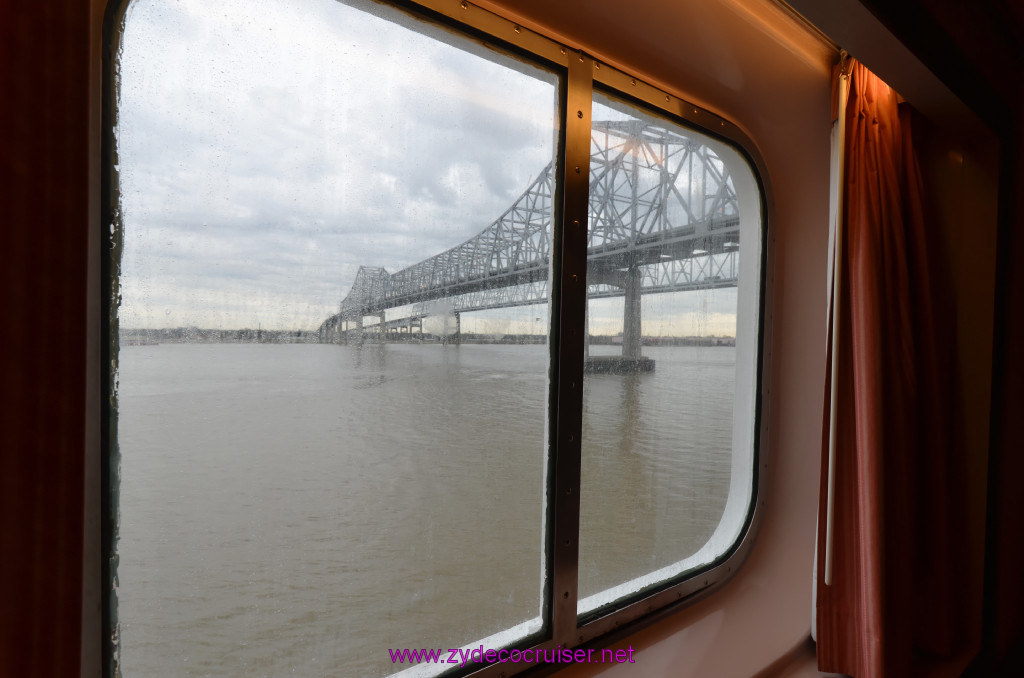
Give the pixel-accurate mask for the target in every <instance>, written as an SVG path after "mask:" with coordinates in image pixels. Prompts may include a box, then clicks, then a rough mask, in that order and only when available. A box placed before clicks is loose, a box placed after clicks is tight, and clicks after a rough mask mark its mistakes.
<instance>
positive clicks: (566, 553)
mask: <svg viewBox="0 0 1024 678" xmlns="http://www.w3.org/2000/svg"><path fill="white" fill-rule="evenodd" d="M566 87H567V91H566V98H565V106H564V107H563V120H564V123H563V124H564V127H563V129H564V130H565V145H564V156H563V162H562V166H561V167H562V179H563V180H562V205H561V210H560V223H559V224H558V230H557V232H556V240H557V241H560V245H561V246H560V247H556V249H555V256H558V257H559V261H558V266H557V269H556V273H555V276H554V279H553V281H552V282H553V287H554V290H553V295H552V299H553V301H554V303H555V306H554V308H555V311H554V312H555V314H556V328H557V334H556V336H557V347H558V348H557V356H556V362H555V372H556V373H555V385H554V388H555V393H556V403H555V407H556V409H555V422H554V424H555V435H554V474H553V481H552V484H551V487H552V491H553V493H554V501H553V505H554V529H553V531H552V532H553V535H552V536H553V541H554V544H553V548H552V554H553V559H552V564H553V576H552V586H551V588H550V589H549V590H550V593H551V596H552V597H553V602H552V614H553V620H552V624H553V629H552V632H553V638H554V640H555V642H557V643H560V644H562V645H563V646H570V645H573V644H575V640H576V638H575V636H576V599H577V581H578V578H579V576H578V575H579V562H578V558H579V522H580V500H579V485H580V437H581V431H582V425H583V424H582V422H583V416H582V410H583V399H582V393H583V352H584V340H585V337H584V333H583V327H584V313H585V309H586V298H587V282H586V278H587V213H588V209H587V205H588V202H589V174H590V117H591V102H592V100H593V61H592V60H591V59H590V58H589V57H588V56H586V55H585V54H583V53H578V54H573V53H571V52H570V59H569V74H568V78H567V84H566Z"/></svg>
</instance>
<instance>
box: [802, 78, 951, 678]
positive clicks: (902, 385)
mask: <svg viewBox="0 0 1024 678" xmlns="http://www.w3.org/2000/svg"><path fill="white" fill-rule="evenodd" d="M848 70H849V77H850V82H849V96H848V101H847V105H846V108H845V110H839V111H836V114H837V115H841V116H845V135H844V137H845V138H844V139H843V140H842V144H843V149H844V153H845V158H844V165H843V167H844V179H843V182H842V185H841V186H840V191H842V206H841V212H840V215H839V219H840V220H841V225H840V227H839V228H838V229H837V231H836V233H837V237H836V240H835V255H834V256H835V260H836V264H835V267H834V270H837V271H839V272H840V276H839V279H838V280H837V281H836V285H835V289H836V293H837V294H836V297H835V298H834V299H833V300H832V304H831V306H830V308H831V309H832V310H831V312H832V313H835V314H837V317H836V321H837V322H836V324H835V325H834V327H835V328H836V332H837V335H838V336H837V337H836V339H837V341H836V343H835V346H836V347H837V350H836V355H835V356H833V355H832V350H831V347H832V346H833V337H832V336H831V335H832V331H831V328H832V327H833V325H832V323H831V321H830V323H829V327H830V331H829V343H828V345H829V350H828V360H829V361H830V365H829V367H828V368H827V369H826V379H827V380H828V383H826V387H825V408H824V419H825V420H824V427H823V433H822V481H821V489H822V495H821V502H820V509H819V520H818V530H819V533H818V543H819V545H820V547H819V551H818V555H817V557H818V563H817V567H818V572H819V576H818V581H817V591H816V600H817V610H816V613H817V617H816V619H817V621H816V624H817V634H816V635H817V642H818V666H819V669H821V670H823V671H831V672H836V673H846V674H849V675H852V676H855V677H856V678H882V677H886V676H890V677H895V676H900V677H903V676H912V675H929V674H928V672H927V670H926V669H925V668H924V667H925V666H927V665H931V664H932V663H933V662H934V661H935V660H941V658H943V657H949V656H953V655H955V654H956V653H957V652H958V651H959V650H960V649H961V642H962V639H963V638H964V635H965V629H964V626H963V624H964V621H963V619H964V616H963V614H962V611H963V609H964V605H963V603H964V601H963V595H964V594H963V586H962V583H963V579H962V577H963V573H964V571H965V567H964V564H965V561H964V553H965V552H966V551H967V545H966V543H965V539H966V535H965V532H964V530H963V529H961V527H960V526H961V525H962V521H963V519H964V515H965V514H964V511H965V507H966V495H965V493H964V485H963V484H964V482H965V474H964V469H963V467H962V465H963V463H964V461H963V460H964V454H963V451H962V449H960V448H961V446H960V445H959V444H958V442H957V441H958V439H959V433H958V425H957V416H956V415H957V412H956V403H955V397H956V395H955V394H956V393H957V389H956V385H955V383H954V382H953V380H954V379H955V377H954V375H955V367H954V366H955V362H954V358H955V352H954V334H953V331H954V327H955V317H954V315H953V314H954V310H953V305H952V303H951V299H952V297H951V295H950V294H949V293H948V292H947V291H946V290H947V289H948V285H947V284H946V282H945V278H944V277H943V276H942V274H941V273H940V272H939V271H938V270H937V267H936V259H935V258H934V257H933V256H932V255H931V253H930V252H931V249H932V248H931V246H930V242H929V241H930V239H932V240H933V239H934V238H935V236H934V235H930V234H929V233H928V224H929V222H928V219H927V218H926V214H925V205H926V204H927V201H926V200H925V199H924V197H925V196H924V195H923V188H922V181H921V175H920V171H919V168H918V163H917V159H916V155H915V153H914V129H915V128H916V127H918V124H919V123H916V122H915V119H914V118H915V114H914V112H913V110H912V109H911V108H910V107H909V105H907V104H901V103H899V98H898V96H897V94H896V93H895V92H894V91H893V90H892V89H891V88H889V87H888V86H887V85H886V84H885V83H884V82H882V81H881V80H879V79H878V78H877V77H876V76H874V75H873V74H872V73H871V72H870V71H868V70H867V69H866V68H865V67H864V66H863V65H861V64H859V63H857V62H856V61H853V60H852V59H851V60H850V62H849V67H848ZM833 89H834V90H835V89H836V88H833ZM833 359H834V360H835V361H836V365H835V372H834V374H835V375H836V384H835V390H834V391H833V390H832V384H831V374H833V370H832V366H831V361H832V360H833ZM833 393H834V394H835V395H834V399H835V400H834V403H833V401H832V394H833ZM833 405H834V407H835V420H834V427H835V430H834V436H832V437H834V450H833V454H832V458H833V460H834V461H833V467H832V468H831V473H832V474H833V488H832V494H831V510H829V506H828V504H829V497H828V485H829V483H828V481H827V478H828V474H829V463H828V462H829V458H830V454H829V446H830V432H831V428H830V424H831V417H830V409H831V408H832V407H833ZM829 514H831V515H829ZM829 521H831V524H832V534H831V535H830V536H829V535H827V534H826V525H827V523H828V522H829ZM828 550H831V554H830V555H831V569H830V576H831V579H830V581H831V583H830V584H826V582H825V580H826V577H825V576H823V574H822V573H824V572H825V571H826V570H825V560H826V551H828Z"/></svg>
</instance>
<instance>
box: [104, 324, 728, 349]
mask: <svg viewBox="0 0 1024 678" xmlns="http://www.w3.org/2000/svg"><path fill="white" fill-rule="evenodd" d="M376 339H377V334H376V333H375V331H374V328H372V327H371V328H367V332H366V335H365V340H366V341H367V342H373V341H376ZM454 340H455V338H454V337H453V336H451V335H449V336H447V337H445V336H441V335H435V334H423V335H418V334H413V335H409V334H396V333H392V334H390V335H389V336H388V337H387V340H386V342H387V343H401V344H409V343H413V344H416V343H423V344H443V343H449V344H450V343H452V342H454ZM459 341H460V342H461V343H463V344H544V343H547V335H543V334H474V333H469V332H466V333H463V334H462V335H461V337H460V338H459ZM119 342H120V345H121V346H154V345H158V344H318V343H320V338H319V335H318V333H317V332H316V331H315V330H313V331H309V330H264V329H250V328H244V329H239V330H211V329H201V328H197V327H173V328H162V329H124V330H121V332H120V333H119ZM642 342H643V345H644V346H735V345H736V338H735V337H730V336H714V335H712V336H704V337H697V336H688V337H644V338H643V339H642ZM621 344H622V335H618V336H612V335H602V334H599V335H594V336H592V337H590V345H591V346H619V345H621Z"/></svg>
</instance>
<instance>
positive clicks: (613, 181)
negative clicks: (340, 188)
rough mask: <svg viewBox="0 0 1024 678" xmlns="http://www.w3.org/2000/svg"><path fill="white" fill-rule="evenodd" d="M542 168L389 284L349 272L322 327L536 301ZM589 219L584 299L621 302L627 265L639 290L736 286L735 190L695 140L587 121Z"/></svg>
mask: <svg viewBox="0 0 1024 678" xmlns="http://www.w3.org/2000/svg"><path fill="white" fill-rule="evenodd" d="M553 168H554V163H553V162H552V163H549V164H548V166H547V167H545V168H544V169H543V170H542V171H541V172H540V174H538V175H537V178H536V179H535V180H534V181H533V183H532V184H531V185H530V186H529V188H527V189H526V191H524V192H523V194H522V195H521V196H520V197H519V198H518V199H517V200H516V201H515V202H514V203H513V204H512V205H511V206H510V207H509V208H508V209H507V210H506V211H505V213H504V214H502V215H501V216H500V217H499V218H498V219H496V220H495V221H494V222H493V223H491V225H490V226H488V227H487V228H485V229H484V230H483V231H482V232H480V233H479V234H478V235H476V236H474V237H473V238H470V239H469V240H467V241H465V242H464V243H462V244H460V245H457V246H455V247H453V248H451V249H449V250H446V251H444V252H441V253H440V254H437V255H435V256H433V257H430V258H429V259H425V260H424V261H421V262H419V263H417V264H413V265H412V266H409V267H408V268H404V269H402V270H400V271H397V272H396V273H392V274H389V273H388V272H387V271H386V270H384V269H383V268H380V267H370V266H360V267H359V271H358V272H357V274H356V279H355V281H353V284H352V288H351V290H350V291H349V293H348V295H347V296H346V297H345V299H344V300H343V301H342V302H341V306H340V309H339V313H338V316H336V317H334V318H332V319H331V320H329V321H328V322H332V321H334V322H337V321H338V320H353V319H355V318H357V317H361V316H364V315H376V314H379V313H381V312H383V311H384V310H385V309H389V308H395V307H398V306H405V305H409V304H416V303H419V304H424V303H425V302H430V301H432V300H437V299H442V298H450V299H451V302H452V304H453V305H454V310H455V311H470V310H481V309H487V308H500V307H504V306H519V305H524V304H533V303H542V302H544V301H546V299H547V279H548V267H549V262H550V258H551V219H552V214H553V205H552V200H553V194H554V183H553V182H554V169H553ZM589 218H590V224H589V240H588V262H589V263H588V270H587V274H588V279H589V281H590V282H591V283H596V284H592V285H591V286H590V290H591V296H615V295H618V294H621V293H622V290H621V286H620V284H619V283H618V280H617V279H618V278H619V277H621V272H622V271H625V270H627V269H629V268H630V267H632V266H638V267H641V268H642V275H643V282H642V289H643V291H644V292H655V291H673V290H685V289H697V288H702V287H722V286H729V285H735V284H736V279H737V270H738V269H737V256H738V253H737V249H738V247H739V207H738V203H737V200H736V193H735V189H734V187H733V184H732V180H731V178H730V176H729V171H728V168H727V167H726V166H725V163H724V161H722V159H721V158H719V157H718V155H717V154H716V153H715V152H714V151H713V150H712V149H711V148H709V147H708V146H706V145H704V144H702V143H700V142H699V141H698V140H696V139H693V138H691V137H687V136H685V135H683V134H680V133H678V132H675V131H670V130H668V129H665V128H664V127H660V126H656V125H652V124H650V123H647V122H645V121H642V120H636V119H633V120H624V121H606V122H595V123H594V124H593V131H592V133H591V171H590V215H589ZM424 308H425V307H424ZM327 324H328V323H325V326H326V325H327Z"/></svg>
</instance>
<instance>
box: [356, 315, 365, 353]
mask: <svg viewBox="0 0 1024 678" xmlns="http://www.w3.org/2000/svg"><path fill="white" fill-rule="evenodd" d="M364 339H365V337H364V336H363V316H361V315H359V316H356V346H362V345H363V340H364Z"/></svg>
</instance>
